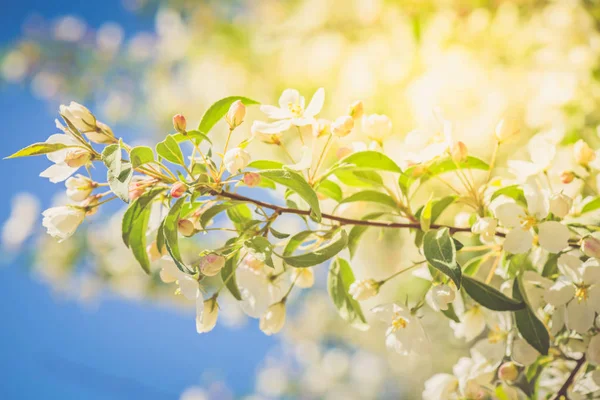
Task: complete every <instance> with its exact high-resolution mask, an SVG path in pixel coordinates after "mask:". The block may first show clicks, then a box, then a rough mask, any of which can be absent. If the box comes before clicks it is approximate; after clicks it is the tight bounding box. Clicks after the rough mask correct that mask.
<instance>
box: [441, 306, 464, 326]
mask: <svg viewBox="0 0 600 400" xmlns="http://www.w3.org/2000/svg"><path fill="white" fill-rule="evenodd" d="M440 311H441V312H442V314H444V315H445V316H446V318H448V319H451V320H452V321H454V322H457V323H459V322H460V318H458V315H456V311H455V310H454V306H453V305H452V303H450V304H448V308H447V309H446V310H440Z"/></svg>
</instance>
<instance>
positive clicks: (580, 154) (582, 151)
mask: <svg viewBox="0 0 600 400" xmlns="http://www.w3.org/2000/svg"><path fill="white" fill-rule="evenodd" d="M573 154H574V155H575V161H576V162H577V164H579V165H583V166H587V165H588V164H589V163H590V162H592V161H594V160H595V159H596V153H595V152H594V150H593V149H592V148H591V147H590V146H589V145H588V144H587V143H586V142H584V141H583V139H579V140H578V141H577V143H575V145H574V146H573Z"/></svg>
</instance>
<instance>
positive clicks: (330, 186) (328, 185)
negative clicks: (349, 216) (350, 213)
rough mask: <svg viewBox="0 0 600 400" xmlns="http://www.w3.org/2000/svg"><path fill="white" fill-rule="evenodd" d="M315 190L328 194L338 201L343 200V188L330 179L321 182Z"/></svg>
mask: <svg viewBox="0 0 600 400" xmlns="http://www.w3.org/2000/svg"><path fill="white" fill-rule="evenodd" d="M315 190H316V191H317V193H320V194H322V195H323V196H327V197H329V198H330V199H333V200H335V201H337V202H338V203H339V202H340V201H342V196H343V193H342V189H341V188H340V186H339V185H338V184H337V183H335V182H332V181H330V180H324V181H322V182H321V183H319V186H317V187H316V189H315Z"/></svg>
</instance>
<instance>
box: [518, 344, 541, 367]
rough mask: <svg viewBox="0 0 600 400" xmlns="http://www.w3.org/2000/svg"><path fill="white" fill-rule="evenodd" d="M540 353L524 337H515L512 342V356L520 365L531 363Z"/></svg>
mask: <svg viewBox="0 0 600 400" xmlns="http://www.w3.org/2000/svg"><path fill="white" fill-rule="evenodd" d="M539 356H540V353H539V352H538V351H537V350H536V349H535V348H533V346H531V345H530V344H529V343H527V342H526V341H525V340H524V339H521V338H517V339H515V341H514V342H513V348H512V358H513V360H515V361H516V362H518V363H519V364H521V365H525V366H528V365H531V364H533V363H534V362H535V360H537V358H538V357H539Z"/></svg>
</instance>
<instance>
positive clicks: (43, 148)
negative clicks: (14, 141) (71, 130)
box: [5, 143, 73, 159]
mask: <svg viewBox="0 0 600 400" xmlns="http://www.w3.org/2000/svg"><path fill="white" fill-rule="evenodd" d="M67 147H73V146H67V145H65V144H62V143H34V144H31V145H29V146H27V147H25V148H24V149H21V150H19V151H17V152H16V153H15V154H13V155H10V156H8V157H6V158H5V159H9V158H18V157H29V156H39V155H42V154H49V153H54V152H55V151H58V150H62V149H65V148H67Z"/></svg>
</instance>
